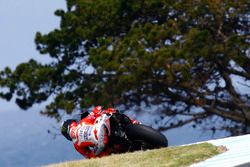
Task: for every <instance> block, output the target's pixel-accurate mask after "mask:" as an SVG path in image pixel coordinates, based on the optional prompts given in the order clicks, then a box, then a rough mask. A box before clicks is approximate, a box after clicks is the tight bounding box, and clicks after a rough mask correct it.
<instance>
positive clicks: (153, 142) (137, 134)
mask: <svg viewBox="0 0 250 167" xmlns="http://www.w3.org/2000/svg"><path fill="white" fill-rule="evenodd" d="M126 135H127V137H128V138H129V140H131V141H132V142H133V143H134V144H135V145H137V146H138V144H139V145H140V147H141V148H140V149H143V150H145V149H155V148H161V147H167V146H168V140H167V138H166V137H165V136H164V135H163V134H161V133H160V132H159V131H157V130H155V129H153V128H151V127H149V126H146V125H142V124H131V125H128V126H127V128H126ZM136 150H138V148H136Z"/></svg>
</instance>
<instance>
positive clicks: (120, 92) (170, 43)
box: [0, 0, 250, 134]
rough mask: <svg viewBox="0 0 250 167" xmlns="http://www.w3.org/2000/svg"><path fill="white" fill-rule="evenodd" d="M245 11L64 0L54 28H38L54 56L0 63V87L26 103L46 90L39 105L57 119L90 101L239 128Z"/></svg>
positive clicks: (249, 120) (243, 117)
mask: <svg viewBox="0 0 250 167" xmlns="http://www.w3.org/2000/svg"><path fill="white" fill-rule="evenodd" d="M249 11H250V3H249V1H248V0H241V1H233V0H228V1H226V0H195V1H193V0H179V1H160V0H137V1H133V0H126V1H125V0H95V1H92V0H67V10H66V11H64V10H57V11H56V12H55V15H56V16H58V17H60V18H61V24H60V29H55V30H53V31H51V32H49V33H48V34H41V33H39V32H38V33H37V34H36V37H35V42H36V46H37V50H38V51H39V52H40V53H41V54H48V55H49V56H50V57H51V58H52V59H53V60H52V62H51V63H48V64H41V63H39V62H36V61H35V60H30V61H29V62H27V63H22V64H20V65H18V66H17V68H16V69H15V70H14V71H11V70H10V69H9V68H6V69H5V70H4V71H2V72H1V73H0V86H1V88H2V89H1V93H0V96H1V97H2V98H4V99H7V100H10V99H11V98H15V99H16V103H17V104H18V105H19V106H20V107H21V108H23V109H27V108H29V107H31V106H32V105H33V104H35V103H40V102H42V101H45V100H47V99H48V98H49V97H53V99H54V100H53V101H52V102H51V104H49V105H48V106H47V107H46V110H44V111H43V114H46V115H48V116H53V117H55V118H57V119H58V120H60V118H61V117H60V116H61V115H60V111H65V112H67V113H68V114H70V113H72V112H73V111H74V110H75V109H76V108H88V107H90V106H92V105H96V104H99V105H104V106H116V107H117V106H124V107H125V108H126V109H129V108H130V107H133V106H138V107H140V106H151V107H152V106H157V109H158V111H160V113H161V118H162V119H164V118H165V117H169V118H171V119H170V120H171V121H168V123H167V124H163V123H162V126H161V127H160V129H161V130H166V129H169V128H174V127H179V126H182V125H185V124H188V123H192V124H194V126H195V124H196V123H202V122H204V121H210V124H209V125H206V127H209V128H211V129H212V130H215V129H224V130H225V129H226V130H229V131H230V132H232V133H234V134H236V133H246V127H247V126H248V125H249V124H250V103H249V102H250V98H249V97H250V94H249V91H248V93H247V92H246V93H244V92H243V93H242V92H240V91H237V88H236V87H235V84H234V82H233V77H234V76H237V77H241V78H242V80H243V81H244V84H245V86H246V87H248V88H249V80H250V66H249V63H250V48H249V43H250V36H249V34H250V29H249V27H250V18H249V16H250V13H249ZM176 116H178V117H176ZM215 116H216V117H220V118H223V120H224V122H225V123H221V124H220V125H219V126H217V125H216V126H215V124H213V123H212V121H213V120H214V118H215ZM228 122H230V123H228Z"/></svg>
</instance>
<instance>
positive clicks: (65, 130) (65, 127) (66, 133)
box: [61, 119, 76, 141]
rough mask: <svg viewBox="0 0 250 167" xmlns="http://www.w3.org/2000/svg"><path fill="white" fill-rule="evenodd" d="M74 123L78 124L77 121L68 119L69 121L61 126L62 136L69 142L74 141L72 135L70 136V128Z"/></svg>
mask: <svg viewBox="0 0 250 167" xmlns="http://www.w3.org/2000/svg"><path fill="white" fill-rule="evenodd" d="M72 122H76V121H75V120H74V119H68V120H66V121H63V122H62V124H61V133H62V135H63V136H64V137H65V138H66V139H68V140H70V141H72V139H71V137H70V135H69V126H70V124H71V123H72Z"/></svg>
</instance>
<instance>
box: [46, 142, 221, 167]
mask: <svg viewBox="0 0 250 167" xmlns="http://www.w3.org/2000/svg"><path fill="white" fill-rule="evenodd" d="M224 151H225V149H221V147H216V146H214V145H212V144H209V143H202V144H194V145H188V146H179V147H169V148H162V149H157V150H148V151H138V152H133V153H126V154H119V155H118V154H117V155H112V156H107V157H103V158H96V159H84V160H80V161H70V162H66V163H60V164H53V165H50V166H48V167H82V166H84V167H163V166H164V167H165V166H169V167H175V166H176V167H181V166H189V165H191V164H194V163H197V162H199V161H202V160H205V159H208V158H210V157H212V156H214V155H217V154H219V153H221V152H224Z"/></svg>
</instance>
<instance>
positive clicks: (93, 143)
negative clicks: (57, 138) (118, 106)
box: [61, 106, 139, 158]
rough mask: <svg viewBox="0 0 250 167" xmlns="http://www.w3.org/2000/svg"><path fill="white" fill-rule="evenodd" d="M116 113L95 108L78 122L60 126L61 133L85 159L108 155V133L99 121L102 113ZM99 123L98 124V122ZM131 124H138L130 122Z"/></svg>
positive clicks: (113, 110) (109, 151)
mask: <svg viewBox="0 0 250 167" xmlns="http://www.w3.org/2000/svg"><path fill="white" fill-rule="evenodd" d="M109 112H116V111H115V109H113V108H108V109H107V110H103V108H102V107H101V106H96V107H95V108H94V109H93V111H92V112H91V113H89V114H88V115H87V116H86V115H85V114H86V113H85V114H84V115H85V117H84V118H82V119H81V120H80V121H79V122H77V121H76V120H73V119H69V120H66V121H64V122H63V123H62V125H61V133H62V135H63V136H64V137H65V138H67V139H68V140H70V141H72V142H73V144H74V147H75V149H76V150H77V151H78V152H79V153H80V154H82V155H83V156H85V157H86V158H95V157H102V156H105V155H109V154H110V153H111V150H110V149H109V148H108V147H107V144H108V131H107V127H106V125H105V124H104V123H102V122H101V121H100V117H101V116H102V114H103V113H109ZM98 121H99V122H98ZM131 121H132V123H133V124H137V123H139V122H138V121H136V120H132V119H131Z"/></svg>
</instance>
